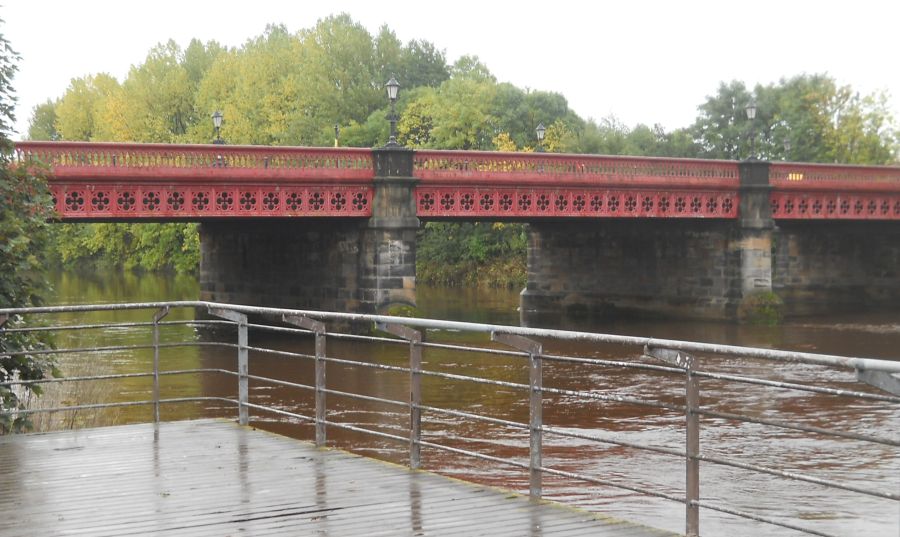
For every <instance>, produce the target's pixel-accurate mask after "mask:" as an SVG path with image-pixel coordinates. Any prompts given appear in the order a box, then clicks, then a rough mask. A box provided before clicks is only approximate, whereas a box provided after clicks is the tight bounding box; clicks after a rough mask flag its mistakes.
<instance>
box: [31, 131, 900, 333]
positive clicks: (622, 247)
mask: <svg viewBox="0 0 900 537" xmlns="http://www.w3.org/2000/svg"><path fill="white" fill-rule="evenodd" d="M16 154H17V160H18V162H21V163H28V164H32V163H34V164H37V163H42V164H43V165H46V166H47V167H48V171H49V174H50V175H49V182H50V189H51V193H52V194H53V198H54V204H55V207H56V211H57V213H58V214H59V217H60V220H61V221H73V222H80V221H102V222H114V221H130V222H137V221H196V222H201V248H202V253H203V255H202V260H201V287H202V289H203V291H202V293H203V297H202V298H204V299H209V300H222V301H229V302H241V303H248V304H262V303H265V304H270V305H272V304H274V305H280V306H284V307H315V308H321V309H336V310H350V311H360V312H375V311H385V309H386V308H389V307H390V306H391V305H393V304H409V305H414V304H415V248H416V244H415V235H416V231H417V230H418V228H419V226H420V223H421V221H439V220H447V221H452V220H468V221H477V220H484V221H498V220H499V221H520V222H527V223H529V224H530V225H529V227H528V234H529V253H528V284H527V287H526V289H525V290H524V291H523V294H522V311H523V316H524V317H526V319H525V320H526V322H528V320H527V317H529V316H531V315H532V314H535V315H541V314H552V315H557V314H560V313H565V312H567V311H578V312H583V311H591V312H600V313H604V312H611V311H619V310H632V311H638V312H654V313H662V314H677V315H681V316H685V315H687V316H694V317H706V318H723V317H726V318H741V317H745V316H747V315H751V314H752V310H753V308H754V307H755V305H756V304H758V302H759V300H760V297H766V296H769V295H771V294H772V293H773V292H774V293H775V294H777V295H778V296H780V297H781V299H782V300H783V301H784V304H785V311H786V313H788V314H804V313H811V312H818V311H821V310H822V309H823V308H828V309H830V308H845V307H853V306H857V307H858V306H866V307H868V306H872V305H878V304H884V305H890V304H896V303H897V301H898V299H900V273H898V271H897V270H896V267H897V266H900V246H898V245H900V224H898V222H900V167H878V166H846V165H822V164H809V163H791V162H772V163H770V162H764V161H756V160H751V161H742V162H738V161H721V160H697V159H673V158H652V157H611V156H594V155H563V154H549V153H502V152H479V151H432V150H416V151H413V150H408V149H404V148H380V149H359V148H304V147H259V146H223V145H171V144H124V143H87V142H19V143H17V144H16ZM764 300H767V299H764ZM748 308H749V309H748Z"/></svg>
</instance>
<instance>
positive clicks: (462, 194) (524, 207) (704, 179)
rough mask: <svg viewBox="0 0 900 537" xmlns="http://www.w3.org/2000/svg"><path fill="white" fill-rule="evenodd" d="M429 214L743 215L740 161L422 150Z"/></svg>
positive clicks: (423, 208)
mask: <svg viewBox="0 0 900 537" xmlns="http://www.w3.org/2000/svg"><path fill="white" fill-rule="evenodd" d="M413 169H414V171H413V173H414V175H415V176H416V177H417V178H419V179H421V182H420V184H419V186H418V188H417V189H416V198H417V199H416V206H417V207H418V214H419V216H420V217H422V218H429V217H433V218H448V217H449V218H519V219H529V218H554V217H559V218H567V217H589V218H591V217H592V218H600V217H609V218H621V217H626V218H627V217H643V218H735V217H736V216H737V207H738V199H737V195H738V186H739V183H740V179H739V176H738V165H737V162H732V161H721V160H698V159H668V158H655V157H609V156H594V155H564V154H553V153H498V152H479V151H416V154H415V157H414V160H413Z"/></svg>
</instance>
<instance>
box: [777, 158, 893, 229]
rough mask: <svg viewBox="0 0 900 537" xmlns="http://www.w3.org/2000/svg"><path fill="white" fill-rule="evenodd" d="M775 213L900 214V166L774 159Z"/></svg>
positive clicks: (806, 215) (852, 217) (810, 215)
mask: <svg viewBox="0 0 900 537" xmlns="http://www.w3.org/2000/svg"><path fill="white" fill-rule="evenodd" d="M769 184H770V185H771V186H772V195H771V204H772V217H773V218H775V219H781V220H798V219H829V220H831V219H838V220H900V167H896V166H848V165H836V164H807V163H795V162H773V163H772V164H771V166H770V168H769Z"/></svg>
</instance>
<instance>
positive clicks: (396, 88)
mask: <svg viewBox="0 0 900 537" xmlns="http://www.w3.org/2000/svg"><path fill="white" fill-rule="evenodd" d="M384 87H385V89H386V90H387V95H388V99H390V101H391V115H390V116H389V119H390V121H391V137H390V138H389V139H388V143H387V146H386V147H399V146H400V144H399V143H397V109H396V103H397V94H398V93H400V83H399V82H397V79H396V78H394V77H391V79H390V80H388V82H387V84H385V86H384Z"/></svg>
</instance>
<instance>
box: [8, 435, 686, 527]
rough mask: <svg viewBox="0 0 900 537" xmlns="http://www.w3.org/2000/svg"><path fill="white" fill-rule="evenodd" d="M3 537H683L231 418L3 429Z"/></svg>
mask: <svg viewBox="0 0 900 537" xmlns="http://www.w3.org/2000/svg"><path fill="white" fill-rule="evenodd" d="M0 466H2V467H3V468H4V471H3V472H2V473H0V488H2V489H3V490H4V491H5V492H4V494H3V495H2V496H0V535H3V536H5V537H13V536H23V537H24V536H29V537H37V536H42V535H90V536H92V537H100V536H107V535H178V536H184V537H189V536H190V537H193V536H201V535H209V536H216V537H222V536H227V535H234V536H236V535H254V536H256V535H292V536H296V535H328V536H344V535H348V536H358V535H366V536H376V535H390V536H395V535H396V536H399V535H422V536H424V535H460V536H467V537H469V536H475V535H491V536H500V535H509V536H516V537H520V536H541V535H559V536H576V535H592V536H610V537H612V536H621V537H639V536H662V535H674V534H672V533H667V532H663V531H659V530H654V529H651V528H648V527H645V526H639V525H635V524H630V523H627V522H623V521H619V520H615V519H612V518H605V517H601V516H599V515H596V514H594V513H588V512H586V511H580V510H577V509H573V508H569V507H563V506H561V505H559V504H555V503H552V502H546V501H530V500H529V499H528V497H527V496H522V495H519V494H515V493H511V492H508V491H503V490H498V489H492V488H488V487H484V486H479V485H472V484H467V483H463V482H461V481H458V480H453V479H449V478H445V477H440V476H438V475H435V474H431V473H428V472H423V471H417V470H409V469H407V468H404V467H401V466H397V465H393V464H390V463H385V462H380V461H375V460H374V459H367V458H365V457H361V456H359V455H353V454H350V453H347V452H345V451H340V450H335V449H324V448H316V447H315V446H314V445H312V444H311V443H308V442H303V441H300V440H294V439H290V438H287V437H283V436H279V435H275V434H272V433H267V432H264V431H260V430H256V429H253V428H250V427H245V426H240V425H236V424H234V423H233V422H229V421H226V420H197V421H177V422H163V423H159V424H158V425H154V424H152V423H149V424H137V425H122V426H114V427H102V428H95V429H84V430H80V431H65V432H54V433H47V434H29V435H12V436H6V437H0Z"/></svg>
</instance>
